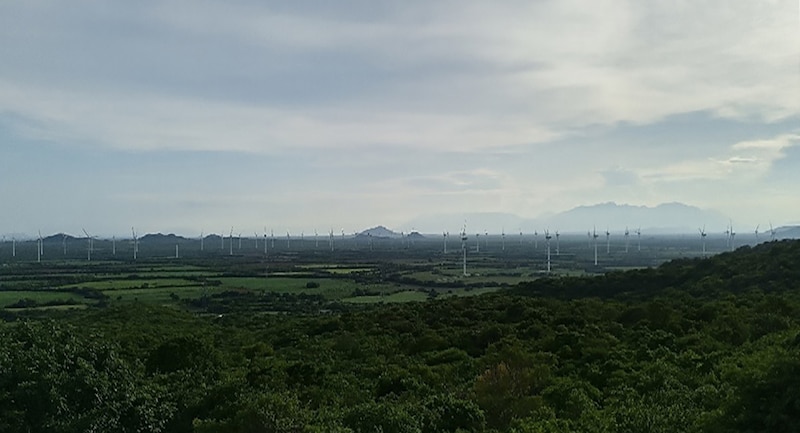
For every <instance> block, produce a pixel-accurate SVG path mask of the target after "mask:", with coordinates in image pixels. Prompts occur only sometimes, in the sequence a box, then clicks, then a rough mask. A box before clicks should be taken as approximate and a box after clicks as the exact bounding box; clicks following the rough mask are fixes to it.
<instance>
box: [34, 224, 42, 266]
mask: <svg viewBox="0 0 800 433" xmlns="http://www.w3.org/2000/svg"><path fill="white" fill-rule="evenodd" d="M42 252H43V251H42V231H41V230H39V239H38V240H37V241H36V262H37V263H41V262H42Z"/></svg>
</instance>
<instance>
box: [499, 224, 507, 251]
mask: <svg viewBox="0 0 800 433" xmlns="http://www.w3.org/2000/svg"><path fill="white" fill-rule="evenodd" d="M500 249H501V250H502V251H505V250H506V229H505V227H503V231H502V232H500Z"/></svg>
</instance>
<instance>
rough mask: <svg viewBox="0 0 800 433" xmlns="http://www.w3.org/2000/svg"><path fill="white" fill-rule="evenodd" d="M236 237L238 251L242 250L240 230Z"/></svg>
mask: <svg viewBox="0 0 800 433" xmlns="http://www.w3.org/2000/svg"><path fill="white" fill-rule="evenodd" d="M236 238H237V239H238V240H239V251H241V250H242V232H239V234H238V235H237V236H236Z"/></svg>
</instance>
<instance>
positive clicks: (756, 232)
mask: <svg viewBox="0 0 800 433" xmlns="http://www.w3.org/2000/svg"><path fill="white" fill-rule="evenodd" d="M759 227H761V224H756V230H755V234H756V243H758V228H759Z"/></svg>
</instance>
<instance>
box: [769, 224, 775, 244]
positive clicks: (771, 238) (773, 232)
mask: <svg viewBox="0 0 800 433" xmlns="http://www.w3.org/2000/svg"><path fill="white" fill-rule="evenodd" d="M769 240H770V241H774V240H775V229H774V228H773V227H772V223H771V222H770V223H769Z"/></svg>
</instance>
